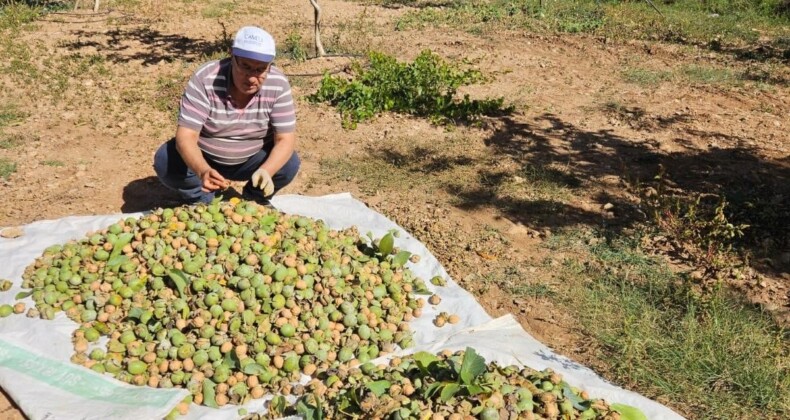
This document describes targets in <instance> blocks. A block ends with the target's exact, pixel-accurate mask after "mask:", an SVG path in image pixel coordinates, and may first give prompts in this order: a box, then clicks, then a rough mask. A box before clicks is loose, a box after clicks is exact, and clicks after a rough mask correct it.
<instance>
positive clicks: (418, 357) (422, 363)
mask: <svg viewBox="0 0 790 420" xmlns="http://www.w3.org/2000/svg"><path fill="white" fill-rule="evenodd" d="M412 358H413V359H414V361H415V362H417V367H419V368H420V371H422V373H423V374H427V373H428V367H429V366H430V365H431V363H434V362H438V361H439V358H438V357H436V355H435V354H431V353H428V352H427V351H421V352H417V353H415V354H414V356H412Z"/></svg>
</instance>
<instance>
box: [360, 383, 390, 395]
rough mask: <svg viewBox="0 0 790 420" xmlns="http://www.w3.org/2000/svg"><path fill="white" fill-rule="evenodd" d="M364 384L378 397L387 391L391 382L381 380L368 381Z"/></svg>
mask: <svg viewBox="0 0 790 420" xmlns="http://www.w3.org/2000/svg"><path fill="white" fill-rule="evenodd" d="M365 386H366V387H368V389H369V390H370V391H371V392H373V393H374V394H376V396H377V397H380V396H382V395H384V394H385V393H386V392H387V391H389V389H390V387H391V386H392V383H391V382H390V381H385V380H381V381H373V382H368V383H366V384H365Z"/></svg>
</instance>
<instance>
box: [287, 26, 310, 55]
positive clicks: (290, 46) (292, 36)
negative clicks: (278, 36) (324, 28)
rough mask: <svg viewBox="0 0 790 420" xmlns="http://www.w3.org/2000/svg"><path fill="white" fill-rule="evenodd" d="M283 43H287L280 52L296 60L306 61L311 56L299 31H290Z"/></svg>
mask: <svg viewBox="0 0 790 420" xmlns="http://www.w3.org/2000/svg"><path fill="white" fill-rule="evenodd" d="M283 44H285V45H284V46H283V47H282V50H281V52H280V54H282V55H284V56H286V57H289V58H290V59H292V60H294V61H296V62H302V61H305V60H307V58H308V57H309V54H308V52H307V49H306V48H305V47H304V43H303V42H302V36H301V35H299V33H298V32H295V31H294V32H291V33H289V34H288V36H287V37H286V38H285V41H283Z"/></svg>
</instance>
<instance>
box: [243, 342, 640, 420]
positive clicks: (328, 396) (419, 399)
mask: <svg viewBox="0 0 790 420" xmlns="http://www.w3.org/2000/svg"><path fill="white" fill-rule="evenodd" d="M618 406H619V407H627V406H622V405H619V404H616V405H611V406H610V405H609V404H608V403H607V402H606V401H603V400H600V399H591V398H590V397H589V396H588V395H587V394H586V392H582V391H580V390H579V389H578V388H575V387H573V386H571V385H569V384H568V383H566V382H565V381H564V380H563V379H562V377H561V376H560V375H559V374H557V373H554V372H552V371H551V370H545V371H542V372H539V371H535V370H532V369H529V368H520V367H517V366H506V367H502V366H499V365H497V364H496V363H486V362H485V360H484V359H483V358H482V357H480V356H479V355H478V354H477V353H476V352H475V351H474V349H471V348H467V349H466V350H465V351H460V352H456V353H451V352H443V353H441V354H439V355H434V354H430V353H426V352H420V353H417V354H415V355H412V356H408V357H404V358H403V359H400V358H393V359H392V360H391V362H390V364H389V365H387V366H373V365H372V364H370V363H368V364H365V365H362V366H360V367H359V368H352V369H346V368H339V369H335V370H332V371H328V372H324V373H322V374H321V375H319V377H318V378H315V379H313V380H312V381H311V382H310V383H309V384H308V385H307V392H306V393H305V394H304V395H302V396H301V397H299V399H298V401H297V403H296V404H295V405H294V406H291V407H289V408H286V409H285V410H283V412H282V413H278V414H284V415H289V414H299V415H301V416H303V418H305V419H306V420H315V419H320V418H329V419H331V418H382V419H393V420H395V419H448V420H450V419H454V420H460V419H469V418H477V419H483V420H487V419H560V418H561V419H611V420H614V419H619V418H620V414H619V412H618V410H619V409H620V408H617V407H618ZM270 408H272V407H270ZM627 408H628V410H631V412H632V413H633V412H639V411H638V410H637V409H636V408H633V407H627ZM633 410H636V411H633ZM639 413H640V414H641V412H639ZM254 417H255V416H250V417H248V419H252V418H254Z"/></svg>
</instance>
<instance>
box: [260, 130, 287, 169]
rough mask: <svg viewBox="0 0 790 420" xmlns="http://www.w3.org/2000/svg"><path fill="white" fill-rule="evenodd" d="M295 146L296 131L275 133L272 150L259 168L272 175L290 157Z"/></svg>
mask: <svg viewBox="0 0 790 420" xmlns="http://www.w3.org/2000/svg"><path fill="white" fill-rule="evenodd" d="M295 148H296V133H294V132H290V133H276V134H275V135H274V147H273V148H272V152H271V154H270V155H269V156H268V157H267V158H266V161H265V162H263V164H262V165H261V169H263V170H265V171H266V172H267V173H269V175H270V176H274V174H276V173H277V171H279V170H280V169H281V168H282V167H283V166H285V164H286V163H287V162H288V160H289V159H291V155H293V152H294V149H295Z"/></svg>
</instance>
